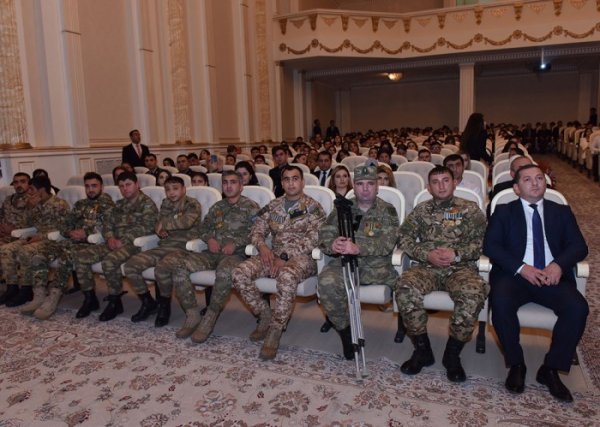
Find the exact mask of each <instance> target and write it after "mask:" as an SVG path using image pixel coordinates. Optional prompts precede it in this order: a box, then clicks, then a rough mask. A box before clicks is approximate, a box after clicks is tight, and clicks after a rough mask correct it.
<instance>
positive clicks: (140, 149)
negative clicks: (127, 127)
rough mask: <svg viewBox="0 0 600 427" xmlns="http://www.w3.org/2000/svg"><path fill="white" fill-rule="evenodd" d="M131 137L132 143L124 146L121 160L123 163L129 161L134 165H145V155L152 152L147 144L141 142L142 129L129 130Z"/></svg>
mask: <svg viewBox="0 0 600 427" xmlns="http://www.w3.org/2000/svg"><path fill="white" fill-rule="evenodd" d="M129 139H131V144H129V145H126V146H125V147H123V152H122V154H121V159H122V160H121V161H122V162H123V163H129V164H130V165H131V166H133V167H136V166H144V157H146V155H148V154H150V149H149V148H148V146H147V145H144V144H142V143H141V141H142V135H141V134H140V131H139V130H137V129H134V130H132V131H131V132H129Z"/></svg>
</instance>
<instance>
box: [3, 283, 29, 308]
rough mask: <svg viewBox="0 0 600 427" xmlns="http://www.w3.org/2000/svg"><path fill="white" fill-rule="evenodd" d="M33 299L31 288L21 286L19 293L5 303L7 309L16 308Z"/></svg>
mask: <svg viewBox="0 0 600 427" xmlns="http://www.w3.org/2000/svg"><path fill="white" fill-rule="evenodd" d="M32 299H33V288H32V287H31V286H21V287H20V288H19V292H18V293H17V294H16V295H15V296H13V297H12V298H11V299H9V300H8V301H6V303H5V304H6V306H7V307H18V306H20V305H23V304H25V303H26V302H29V301H31V300H32Z"/></svg>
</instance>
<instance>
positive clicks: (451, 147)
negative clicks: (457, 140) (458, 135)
mask: <svg viewBox="0 0 600 427" xmlns="http://www.w3.org/2000/svg"><path fill="white" fill-rule="evenodd" d="M442 150H448V151H450V154H453V153H458V151H459V150H460V148H459V147H458V145H453V144H444V145H442ZM442 154H444V153H442Z"/></svg>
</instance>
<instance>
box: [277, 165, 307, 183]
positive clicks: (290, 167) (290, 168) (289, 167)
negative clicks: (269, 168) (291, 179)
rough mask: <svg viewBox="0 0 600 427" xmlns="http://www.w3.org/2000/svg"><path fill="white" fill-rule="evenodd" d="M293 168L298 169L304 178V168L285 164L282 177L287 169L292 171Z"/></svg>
mask: <svg viewBox="0 0 600 427" xmlns="http://www.w3.org/2000/svg"><path fill="white" fill-rule="evenodd" d="M292 170H294V171H298V172H299V173H300V178H302V179H303V180H304V172H302V169H300V168H299V167H298V166H295V165H285V166H284V167H283V169H281V177H282V178H283V174H284V173H285V172H286V171H292Z"/></svg>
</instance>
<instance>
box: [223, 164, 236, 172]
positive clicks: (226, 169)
mask: <svg viewBox="0 0 600 427" xmlns="http://www.w3.org/2000/svg"><path fill="white" fill-rule="evenodd" d="M234 170H235V166H234V165H223V171H234Z"/></svg>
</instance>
